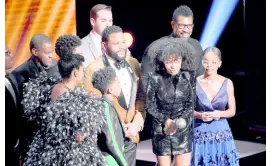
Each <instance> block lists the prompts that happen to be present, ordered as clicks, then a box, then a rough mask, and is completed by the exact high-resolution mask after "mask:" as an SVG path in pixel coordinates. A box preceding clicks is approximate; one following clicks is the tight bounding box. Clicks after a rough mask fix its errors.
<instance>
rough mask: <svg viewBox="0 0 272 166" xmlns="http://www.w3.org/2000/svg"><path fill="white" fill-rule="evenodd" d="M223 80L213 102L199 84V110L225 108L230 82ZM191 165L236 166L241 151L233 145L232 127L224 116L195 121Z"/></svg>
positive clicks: (197, 94) (197, 106) (197, 100)
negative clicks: (216, 118) (210, 119)
mask: <svg viewBox="0 0 272 166" xmlns="http://www.w3.org/2000/svg"><path fill="white" fill-rule="evenodd" d="M227 80H228V79H225V80H224V83H223V84H222V86H221V88H220V90H219V91H218V93H217V94H216V96H215V98H214V99H213V101H210V100H209V98H208V97H207V95H206V93H205V92H204V91H203V89H202V88H201V87H200V84H199V83H198V82H197V83H196V96H197V99H196V111H197V112H212V111H214V110H221V111H224V110H226V106H227V104H228V94H227V82H228V81H227ZM194 125H195V126H194V144H193V154H192V165H195V166H237V165H239V159H238V152H237V149H236V147H235V144H234V140H233V136H232V133H231V129H230V127H229V124H228V121H227V119H225V118H220V119H219V120H213V121H211V122H203V121H202V120H200V119H196V120H195V124H194Z"/></svg>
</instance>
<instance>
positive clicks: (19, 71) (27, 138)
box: [12, 34, 60, 157]
mask: <svg viewBox="0 0 272 166" xmlns="http://www.w3.org/2000/svg"><path fill="white" fill-rule="evenodd" d="M53 51H54V47H53V43H52V40H51V39H50V38H49V37H48V36H45V35H43V34H37V35H35V36H33V37H32V39H31V41H30V52H31V57H30V58H29V59H28V60H27V61H26V62H25V63H23V64H22V65H20V66H19V67H17V68H16V69H15V70H13V71H12V74H13V75H14V76H15V78H16V80H17V83H18V89H19V94H20V98H19V100H18V104H19V106H18V107H20V111H21V113H23V109H22V105H21V104H20V103H21V101H22V97H23V95H22V94H23V85H24V83H26V82H28V81H29V79H30V78H33V79H34V78H37V77H38V75H39V74H40V72H42V71H45V72H46V73H47V75H48V77H54V78H60V74H59V72H58V65H57V60H54V59H53ZM21 125H22V126H23V127H22V130H21V131H22V132H21V133H22V135H21V136H20V137H22V139H21V143H22V144H21V145H22V146H21V147H22V155H23V156H24V157H25V155H26V153H27V151H28V147H27V146H28V145H29V144H30V143H31V142H32V137H33V133H34V132H35V131H36V129H35V125H33V124H32V123H29V122H27V119H25V118H22V124H21Z"/></svg>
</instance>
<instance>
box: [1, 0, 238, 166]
mask: <svg viewBox="0 0 272 166" xmlns="http://www.w3.org/2000/svg"><path fill="white" fill-rule="evenodd" d="M90 24H91V26H92V30H91V31H90V33H89V34H88V35H87V36H86V37H84V38H83V39H80V38H79V37H78V36H75V35H62V36H60V37H59V38H58V39H57V41H56V43H55V46H54V43H53V42H52V40H51V39H50V38H49V37H48V36H46V35H44V34H37V35H35V36H33V37H32V39H31V41H30V53H31V56H30V58H29V60H27V61H26V62H24V63H23V64H22V65H20V66H18V67H17V68H16V69H14V70H13V71H12V72H11V73H8V72H7V71H8V70H9V69H11V68H12V62H13V59H14V55H13V54H12V53H11V51H10V50H9V48H8V46H7V45H6V47H5V70H6V79H5V98H6V100H5V102H6V126H9V127H10V128H11V129H9V131H8V132H6V136H5V137H6V153H5V156H6V164H7V165H11V166H18V165H24V166H33V165H56V166H62V165H69V166H74V165H81V166H92V165H93V166H104V165H106V166H118V165H122V166H135V165H136V150H137V144H138V143H139V142H140V137H139V133H140V132H141V131H142V130H143V128H144V122H145V118H146V114H149V115H150V116H151V117H152V127H151V128H152V129H151V134H152V147H153V153H154V154H155V155H156V156H157V161H158V164H159V165H160V166H170V165H171V164H175V165H177V166H189V165H196V166H199V165H201V166H210V165H220V166H221V165H222V166H223V165H224V166H225V165H230V166H236V165H239V160H238V153H237V149H236V147H235V144H234V139H233V136H232V133H231V129H230V127H229V125H228V122H227V118H229V117H232V116H234V115H235V111H236V108H235V97H234V87H233V83H232V81H231V80H230V79H228V78H226V77H224V76H221V75H219V74H218V69H219V68H220V66H221V65H222V59H221V52H220V50H219V49H218V48H216V47H213V46H211V47H208V48H206V49H205V50H204V51H203V50H202V47H201V45H200V43H199V41H198V40H196V39H193V38H191V37H190V36H191V34H192V32H193V28H194V15H193V12H192V10H191V9H190V8H189V7H188V6H185V5H181V6H179V7H178V8H176V9H175V11H174V12H173V17H172V21H171V26H172V29H173V31H172V33H171V34H170V35H169V36H164V37H162V38H160V39H158V40H156V41H154V42H152V43H151V44H150V45H149V46H148V47H147V48H146V50H145V53H144V55H143V57H142V61H141V64H140V63H139V62H138V60H137V59H135V58H134V57H133V55H132V54H131V53H130V51H129V49H128V48H127V45H126V41H125V37H124V34H123V30H122V28H121V27H119V26H116V25H113V16H112V8H111V7H110V6H107V5H104V4H97V5H95V6H94V7H92V9H91V10H90ZM54 48H55V49H54ZM54 51H55V52H56V54H57V55H58V56H59V60H54V59H53V53H54Z"/></svg>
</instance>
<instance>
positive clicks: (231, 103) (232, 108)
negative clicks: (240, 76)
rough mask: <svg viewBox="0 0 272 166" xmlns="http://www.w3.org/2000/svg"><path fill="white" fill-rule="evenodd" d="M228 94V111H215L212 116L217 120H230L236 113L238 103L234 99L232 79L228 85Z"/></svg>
mask: <svg viewBox="0 0 272 166" xmlns="http://www.w3.org/2000/svg"><path fill="white" fill-rule="evenodd" d="M227 94H228V109H227V110H225V111H221V110H215V111H214V112H213V113H212V115H213V117H214V119H215V120H217V119H220V118H230V117H233V116H234V115H235V113H236V103H235V97H234V86H233V83H232V81H231V80H230V79H228V84H227Z"/></svg>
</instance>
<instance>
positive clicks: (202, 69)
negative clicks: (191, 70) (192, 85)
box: [196, 43, 204, 76]
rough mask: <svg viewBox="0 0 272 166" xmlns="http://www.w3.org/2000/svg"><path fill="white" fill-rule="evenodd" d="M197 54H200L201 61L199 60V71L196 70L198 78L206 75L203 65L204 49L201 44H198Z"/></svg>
mask: <svg viewBox="0 0 272 166" xmlns="http://www.w3.org/2000/svg"><path fill="white" fill-rule="evenodd" d="M197 54H199V58H200V59H199V64H198V67H197V70H196V76H200V75H202V74H204V67H203V65H202V58H203V49H202V47H201V45H200V43H198V51H197Z"/></svg>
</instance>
